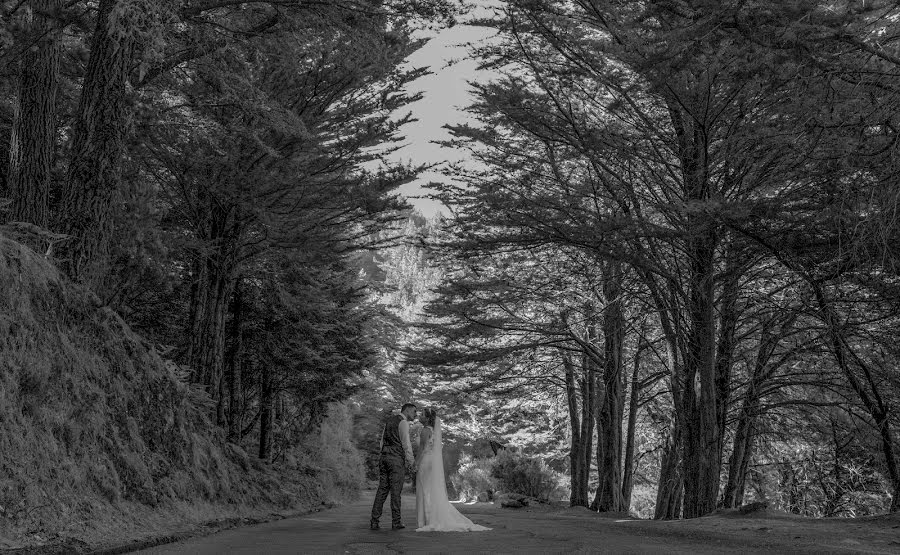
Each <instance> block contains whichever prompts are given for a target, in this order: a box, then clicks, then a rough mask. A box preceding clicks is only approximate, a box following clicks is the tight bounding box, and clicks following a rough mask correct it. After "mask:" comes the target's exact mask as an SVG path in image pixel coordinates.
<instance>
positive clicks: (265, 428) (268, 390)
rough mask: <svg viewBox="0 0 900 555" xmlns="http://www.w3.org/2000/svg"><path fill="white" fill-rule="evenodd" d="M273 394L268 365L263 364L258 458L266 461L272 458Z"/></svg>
mask: <svg viewBox="0 0 900 555" xmlns="http://www.w3.org/2000/svg"><path fill="white" fill-rule="evenodd" d="M274 401H275V393H274V391H273V388H272V374H271V371H270V370H269V365H268V364H263V365H262V368H261V372H260V384H259V458H260V459H262V460H264V461H268V460H270V459H271V457H272V421H273V420H274V418H273V417H274V412H275V411H274V410H273V409H274Z"/></svg>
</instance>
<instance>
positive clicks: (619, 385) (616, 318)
mask: <svg viewBox="0 0 900 555" xmlns="http://www.w3.org/2000/svg"><path fill="white" fill-rule="evenodd" d="M605 273H606V276H605V279H604V285H603V294H604V297H605V298H606V303H607V304H606V309H605V310H604V315H603V335H604V337H603V347H604V348H603V351H604V353H603V354H604V367H603V382H604V386H605V388H604V389H605V394H604V396H603V398H602V401H601V402H600V406H599V411H598V415H597V471H598V477H599V483H598V484H597V492H596V495H595V496H594V501H593V503H592V504H591V508H592V509H593V510H596V511H602V512H606V511H612V512H618V511H622V510H625V507H624V503H623V499H622V464H621V463H622V417H623V412H624V399H623V389H624V383H623V377H624V374H623V371H622V366H623V364H622V362H623V361H622V350H623V347H624V343H625V321H624V313H623V306H622V297H621V293H622V277H623V276H622V272H621V269H620V267H619V266H618V265H612V264H611V265H610V266H609V268H607V271H606V272H605Z"/></svg>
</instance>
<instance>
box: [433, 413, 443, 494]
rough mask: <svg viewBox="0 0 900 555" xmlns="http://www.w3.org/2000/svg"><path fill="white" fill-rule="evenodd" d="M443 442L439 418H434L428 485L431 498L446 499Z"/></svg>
mask: <svg viewBox="0 0 900 555" xmlns="http://www.w3.org/2000/svg"><path fill="white" fill-rule="evenodd" d="M443 450H444V443H443V440H442V439H441V419H440V417H437V416H436V417H435V419H434V436H433V444H432V447H431V456H432V459H431V461H432V462H431V468H432V472H431V480H430V482H431V483H430V484H429V487H430V488H431V492H432V496H433V497H432V499H440V500H442V501H447V484H446V483H445V482H444V456H443Z"/></svg>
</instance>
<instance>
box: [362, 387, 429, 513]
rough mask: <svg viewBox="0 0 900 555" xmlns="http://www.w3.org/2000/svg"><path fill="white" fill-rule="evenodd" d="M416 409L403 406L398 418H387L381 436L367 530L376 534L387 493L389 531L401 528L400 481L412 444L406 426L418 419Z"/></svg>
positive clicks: (410, 466) (395, 416)
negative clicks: (388, 499) (376, 479)
mask: <svg viewBox="0 0 900 555" xmlns="http://www.w3.org/2000/svg"><path fill="white" fill-rule="evenodd" d="M418 412H419V411H418V410H416V406H415V405H414V404H412V403H406V404H405V405H403V407H402V408H401V409H400V414H395V415H392V416H391V417H389V418H388V420H387V424H385V426H384V432H382V434H381V461H380V462H379V463H378V492H377V493H376V494H375V504H374V505H373V506H372V520H371V521H370V522H369V529H371V530H378V529H379V526H378V519H380V518H381V511H382V510H383V509H384V500H385V499H387V496H388V492H390V494H391V529H392V530H402V529H403V528H405V526H403V524H402V523H401V522H400V492H401V491H403V478H404V476H405V474H406V473H405V471H406V469H407V468H412V465H413V461H414V460H415V458H414V457H413V450H412V443H410V441H409V423H410V422H412V421H413V420H415V419H416V416H417V415H418Z"/></svg>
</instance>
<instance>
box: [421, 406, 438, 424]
mask: <svg viewBox="0 0 900 555" xmlns="http://www.w3.org/2000/svg"><path fill="white" fill-rule="evenodd" d="M422 417H423V419H424V422H422V423H423V424H424V425H425V426H431V427H432V428H433V427H434V421H435V419H436V418H437V411H436V410H434V409H433V408H431V407H428V408H427V409H424V410H423V411H422Z"/></svg>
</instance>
